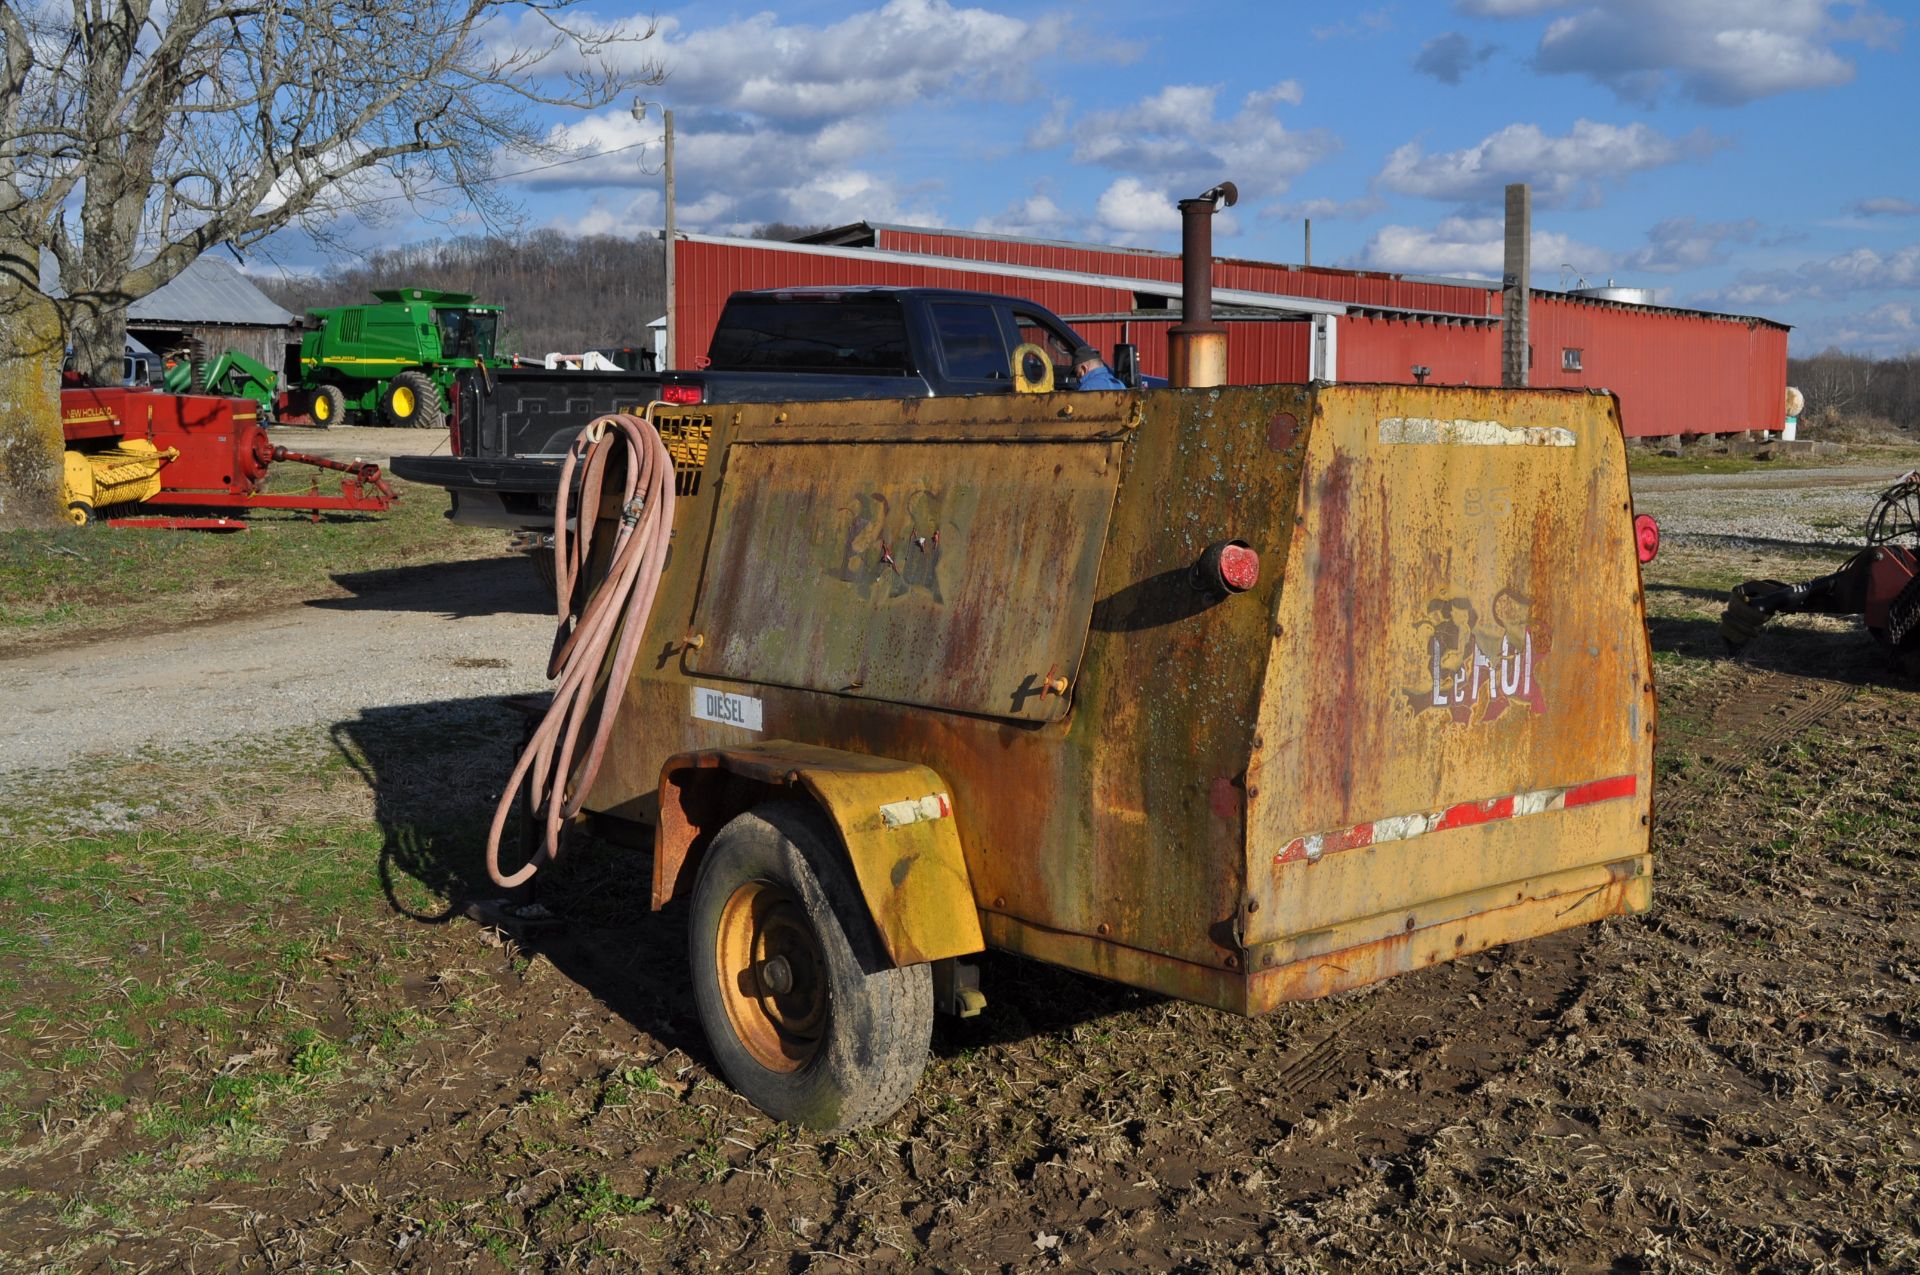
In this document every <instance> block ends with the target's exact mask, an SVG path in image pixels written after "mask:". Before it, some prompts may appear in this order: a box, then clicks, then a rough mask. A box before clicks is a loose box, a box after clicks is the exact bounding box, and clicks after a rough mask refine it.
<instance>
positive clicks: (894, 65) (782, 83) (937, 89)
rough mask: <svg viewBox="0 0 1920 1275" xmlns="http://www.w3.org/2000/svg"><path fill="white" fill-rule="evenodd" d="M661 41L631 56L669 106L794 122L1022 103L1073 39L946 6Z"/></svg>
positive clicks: (1037, 24) (764, 24) (920, 1)
mask: <svg viewBox="0 0 1920 1275" xmlns="http://www.w3.org/2000/svg"><path fill="white" fill-rule="evenodd" d="M660 30H661V35H660V38H659V41H658V43H657V44H654V43H653V42H649V44H648V45H642V46H639V47H640V51H642V52H644V53H647V54H649V55H651V56H654V57H658V58H660V59H661V60H663V61H664V62H665V63H666V67H667V72H668V75H669V77H670V78H669V79H668V80H667V83H666V84H665V85H664V86H662V88H661V89H660V90H659V91H660V92H661V93H663V94H665V95H666V96H667V97H668V98H669V99H670V100H671V101H672V102H673V103H674V104H676V105H685V106H706V107H715V108H719V109H724V110H733V111H749V112H752V113H753V114H755V115H758V116H761V117H763V118H765V119H769V120H780V121H792V122H802V121H819V120H826V119H847V118H853V117H857V116H861V115H865V114H869V113H871V112H876V111H884V110H887V109H891V108H897V107H904V106H910V105H913V104H915V103H917V102H921V101H923V100H925V99H927V98H930V97H940V96H947V95H961V96H966V95H982V96H993V97H996V98H1007V97H1023V96H1026V95H1028V94H1030V93H1031V92H1033V91H1034V89H1035V87H1036V85H1037V84H1038V83H1039V79H1038V78H1037V77H1036V76H1035V75H1034V68H1035V67H1036V66H1037V65H1041V64H1044V63H1045V62H1047V61H1049V60H1051V59H1054V58H1058V57H1061V56H1064V55H1066V54H1067V53H1068V52H1069V49H1068V45H1069V44H1070V42H1072V41H1074V40H1075V38H1076V37H1075V33H1074V30H1073V24H1072V20H1071V16H1070V15H1069V14H1066V13H1054V14H1047V15H1044V16H1041V17H1038V18H1033V19H1026V18H1020V17H1015V16H1013V15H1011V14H1004V13H994V12H992V11H991V10H987V9H978V8H956V7H955V6H954V5H952V4H950V3H948V2H947V0H888V3H886V4H884V5H882V6H881V7H879V8H877V9H869V10H866V11H864V12H860V13H855V14H852V15H850V16H849V17H846V18H843V19H842V20H840V21H839V22H836V23H833V24H832V25H831V26H824V27H811V26H805V25H802V24H797V23H795V24H783V23H782V22H781V21H780V18H779V15H778V14H776V13H773V12H762V13H756V14H754V15H753V16H752V17H748V18H742V19H739V20H737V21H733V22H727V23H724V24H722V25H719V26H711V27H702V28H700V29H698V30H693V31H684V30H683V29H682V28H681V26H680V24H679V23H678V22H677V21H675V20H672V19H666V20H663V21H662V22H661V24H660ZM1110 52H1112V50H1110ZM1118 52H1119V56H1121V57H1123V58H1124V57H1125V56H1126V53H1125V51H1124V50H1120V51H1118Z"/></svg>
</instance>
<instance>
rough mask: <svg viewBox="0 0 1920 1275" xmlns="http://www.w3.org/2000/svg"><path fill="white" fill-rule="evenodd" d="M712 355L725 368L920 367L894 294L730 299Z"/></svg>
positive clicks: (886, 369) (897, 369) (710, 362)
mask: <svg viewBox="0 0 1920 1275" xmlns="http://www.w3.org/2000/svg"><path fill="white" fill-rule="evenodd" d="M707 358H708V366H710V367H711V368H713V369H714V370H715V371H718V372H747V371H753V372H759V371H768V372H892V373H897V374H905V373H908V372H911V371H913V363H912V360H911V357H910V352H909V349H908V346H907V325H906V320H905V318H904V316H903V315H902V314H901V312H900V303H899V302H898V301H896V300H894V299H893V298H892V297H878V298H865V297H861V298H852V299H847V300H829V299H826V298H821V299H818V300H815V299H811V298H809V299H806V300H798V301H780V300H773V299H769V300H765V301H760V300H751V301H730V302H728V303H727V308H726V309H725V310H724V311H723V312H722V313H721V315H720V325H719V327H717V328H716V329H715V330H714V333H713V346H712V348H711V349H710V350H709V351H708V352H707Z"/></svg>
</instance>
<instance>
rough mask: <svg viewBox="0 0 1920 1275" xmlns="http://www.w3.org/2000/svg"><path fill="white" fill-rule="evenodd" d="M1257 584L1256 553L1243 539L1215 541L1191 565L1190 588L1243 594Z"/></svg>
mask: <svg viewBox="0 0 1920 1275" xmlns="http://www.w3.org/2000/svg"><path fill="white" fill-rule="evenodd" d="M1258 583H1260V555H1259V554H1257V553H1255V552H1254V551H1253V550H1252V549H1251V548H1250V547H1248V545H1247V542H1246V541H1244V540H1216V541H1214V542H1213V543H1212V544H1210V545H1208V546H1207V551H1206V552H1205V553H1203V554H1201V555H1200V561H1198V562H1196V563H1194V564H1193V587H1194V588H1196V589H1199V590H1201V591H1203V592H1207V593H1214V594H1226V593H1245V592H1246V591H1247V590H1248V589H1251V588H1252V587H1253V586H1254V585H1256V584H1258Z"/></svg>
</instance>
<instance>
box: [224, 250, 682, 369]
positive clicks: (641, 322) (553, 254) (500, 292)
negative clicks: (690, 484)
mask: <svg viewBox="0 0 1920 1275" xmlns="http://www.w3.org/2000/svg"><path fill="white" fill-rule="evenodd" d="M254 281H255V282H256V283H257V284H259V286H260V289H261V291H263V292H265V293H266V294H267V295H268V296H270V297H272V298H273V299H274V300H275V301H277V302H279V303H280V304H281V305H283V306H285V307H286V308H287V309H289V310H291V311H293V312H294V313H295V314H304V313H306V311H308V310H310V309H312V308H314V307H316V306H330V305H347V304H350V303H352V302H356V301H367V300H371V299H372V292H373V290H374V289H375V288H400V287H408V288H438V289H441V290H442V291H448V292H470V293H472V294H473V295H474V297H475V298H476V299H477V300H480V301H484V302H487V303H488V304H490V305H503V306H505V307H506V308H507V319H506V324H505V327H504V328H503V330H502V331H501V334H500V350H501V352H502V353H506V354H515V353H517V354H531V355H536V356H538V355H542V354H546V353H547V352H548V351H551V350H561V351H566V352H576V351H579V350H584V349H588V348H590V347H593V346H607V345H641V346H647V347H651V345H652V338H651V337H650V336H649V335H648V334H647V324H648V323H650V322H651V321H653V320H654V319H657V318H659V317H660V316H661V315H662V314H664V313H665V312H666V265H665V259H664V257H663V255H662V251H661V244H660V241H659V240H658V239H652V238H646V239H627V238H622V237H619V236H615V235H584V236H578V237H576V236H572V235H566V234H562V233H561V232H559V231H557V230H539V231H535V232H533V233H532V234H529V235H525V236H522V237H519V238H516V239H503V238H498V237H494V236H484V237H483V236H469V237H465V238H460V239H450V240H435V241H432V242H429V243H423V244H409V245H405V246H403V247H396V248H385V249H381V250H380V251H378V252H374V253H372V254H370V255H368V256H367V257H365V258H364V259H362V260H360V261H358V262H356V263H353V264H351V265H348V266H343V267H342V268H340V269H337V270H334V271H332V272H330V273H329V274H327V275H325V276H324V277H321V276H316V277H312V278H300V277H295V278H291V279H271V278H256V279H255V280H254Z"/></svg>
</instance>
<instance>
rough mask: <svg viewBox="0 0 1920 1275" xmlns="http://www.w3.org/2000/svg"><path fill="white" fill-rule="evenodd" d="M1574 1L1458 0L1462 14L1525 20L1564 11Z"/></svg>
mask: <svg viewBox="0 0 1920 1275" xmlns="http://www.w3.org/2000/svg"><path fill="white" fill-rule="evenodd" d="M1573 3H1574V0H1458V5H1457V7H1458V8H1459V10H1460V12H1462V13H1471V14H1473V15H1474V16H1475V17H1481V18H1526V17H1531V16H1533V15H1534V14H1536V13H1546V12H1548V11H1549V10H1553V9H1565V8H1567V7H1568V6H1569V5H1571V4H1573Z"/></svg>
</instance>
